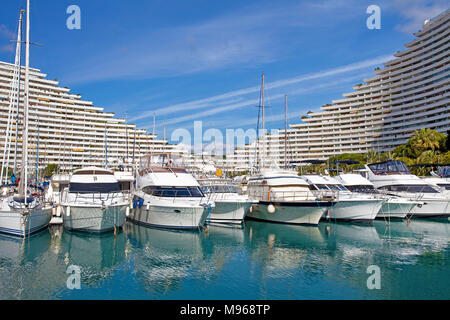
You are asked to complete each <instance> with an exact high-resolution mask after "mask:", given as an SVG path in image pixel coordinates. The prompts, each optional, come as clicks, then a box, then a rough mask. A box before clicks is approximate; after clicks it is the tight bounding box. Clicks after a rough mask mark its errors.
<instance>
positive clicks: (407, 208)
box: [377, 200, 417, 219]
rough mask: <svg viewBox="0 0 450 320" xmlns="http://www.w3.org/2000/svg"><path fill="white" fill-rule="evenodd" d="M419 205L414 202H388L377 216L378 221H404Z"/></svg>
mask: <svg viewBox="0 0 450 320" xmlns="http://www.w3.org/2000/svg"><path fill="white" fill-rule="evenodd" d="M415 206H417V203H414V202H412V203H411V202H399V201H390V200H387V201H385V202H384V203H383V205H382V206H381V210H380V211H379V212H378V214H377V219H379V218H382V219H404V218H406V216H407V215H408V214H410V213H411V211H412V210H413V209H414V207H415Z"/></svg>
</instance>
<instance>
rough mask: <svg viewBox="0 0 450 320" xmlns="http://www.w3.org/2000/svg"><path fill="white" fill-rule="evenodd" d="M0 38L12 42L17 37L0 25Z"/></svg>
mask: <svg viewBox="0 0 450 320" xmlns="http://www.w3.org/2000/svg"><path fill="white" fill-rule="evenodd" d="M0 37H1V38H5V39H9V40H13V39H15V38H17V35H16V33H15V32H14V31H11V30H10V29H9V28H8V27H7V26H6V25H4V24H0Z"/></svg>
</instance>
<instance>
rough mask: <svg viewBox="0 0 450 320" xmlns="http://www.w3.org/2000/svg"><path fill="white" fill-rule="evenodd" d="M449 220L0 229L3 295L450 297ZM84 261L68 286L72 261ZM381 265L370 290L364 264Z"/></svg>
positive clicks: (59, 296)
mask: <svg viewBox="0 0 450 320" xmlns="http://www.w3.org/2000/svg"><path fill="white" fill-rule="evenodd" d="M449 239H450V223H449V222H448V221H432V220H413V221H412V222H411V223H409V224H407V223H406V222H404V221H393V222H391V223H390V226H387V225H386V223H385V222H384V221H375V222H373V223H370V224H350V223H334V222H321V223H320V224H319V226H318V227H305V226H293V225H282V224H271V223H264V222H255V221H246V222H245V225H244V226H243V227H242V228H228V227H218V226H210V227H209V229H208V230H203V231H200V232H174V231H168V230H158V229H150V228H145V227H141V226H137V225H134V224H131V223H127V224H126V226H125V228H124V230H122V231H121V232H120V233H119V234H118V235H117V237H116V238H114V235H113V234H107V235H102V236H98V235H86V234H79V233H72V232H69V231H65V230H64V229H63V228H62V227H61V226H52V227H51V228H50V229H49V230H46V231H44V232H42V233H39V234H37V235H35V236H33V237H32V238H30V239H27V240H26V241H25V242H24V241H23V240H19V239H14V238H9V237H6V236H0V299H188V300H191V299H200V300H204V299H232V300H236V299H238V300H239V299H273V300H276V299H288V300H290V299H295V300H297V299H450V290H449V287H450V275H449V271H450V269H449V265H450V257H449V252H450V251H449ZM71 265H75V266H78V267H80V270H81V273H80V289H72V290H71V289H69V288H68V287H67V280H68V278H69V276H70V274H68V273H67V270H68V267H69V266H71ZM371 265H376V266H378V267H379V268H380V283H381V289H373V290H370V289H368V287H367V279H368V277H370V276H371V274H370V273H367V268H368V267H369V266H371Z"/></svg>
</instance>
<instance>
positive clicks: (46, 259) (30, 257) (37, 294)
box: [0, 229, 67, 300]
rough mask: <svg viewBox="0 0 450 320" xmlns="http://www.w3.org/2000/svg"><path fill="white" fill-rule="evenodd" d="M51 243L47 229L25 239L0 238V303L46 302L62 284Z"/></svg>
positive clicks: (60, 269)
mask: <svg viewBox="0 0 450 320" xmlns="http://www.w3.org/2000/svg"><path fill="white" fill-rule="evenodd" d="M53 243H54V239H53V237H52V234H51V231H50V230H49V229H47V230H44V231H42V232H40V233H38V234H35V235H33V236H31V237H29V238H25V239H21V238H17V237H9V236H7V235H1V236H0V288H1V290H0V299H1V300H16V299H19V300H26V299H48V298H50V297H51V293H52V292H53V290H56V289H57V288H59V287H60V285H61V284H62V283H65V281H66V278H67V277H66V275H65V269H64V268H62V265H61V264H60V263H58V256H57V255H55V254H54V251H52V250H51V249H52V245H53ZM60 276H61V277H60Z"/></svg>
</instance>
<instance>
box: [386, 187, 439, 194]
mask: <svg viewBox="0 0 450 320" xmlns="http://www.w3.org/2000/svg"><path fill="white" fill-rule="evenodd" d="M380 189H382V190H387V191H394V192H411V193H439V191H438V190H436V189H435V188H433V187H432V186H428V185H391V186H384V187H381V188H380Z"/></svg>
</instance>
